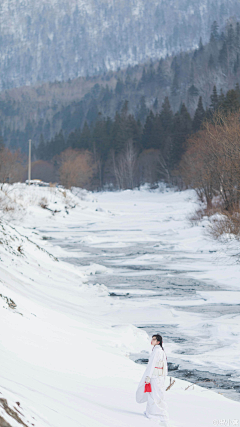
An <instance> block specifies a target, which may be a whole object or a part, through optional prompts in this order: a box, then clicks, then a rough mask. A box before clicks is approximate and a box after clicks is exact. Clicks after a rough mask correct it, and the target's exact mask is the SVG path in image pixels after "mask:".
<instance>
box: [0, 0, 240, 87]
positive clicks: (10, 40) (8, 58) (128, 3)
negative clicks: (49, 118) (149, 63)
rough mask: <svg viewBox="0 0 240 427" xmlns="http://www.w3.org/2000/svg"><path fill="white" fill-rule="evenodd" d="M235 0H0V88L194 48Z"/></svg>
mask: <svg viewBox="0 0 240 427" xmlns="http://www.w3.org/2000/svg"><path fill="white" fill-rule="evenodd" d="M230 17H235V18H236V19H240V3H239V0H201V1H199V0H179V1H178V0H117V1H116V0H71V1H68V0H57V1H56V0H21V1H19V0H1V3H0V88H2V89H6V88H12V87H18V86H23V85H29V84H35V83H36V82H38V81H40V82H43V81H55V80H56V79H57V80H60V81H62V80H67V79H69V78H70V79H73V78H75V77H78V76H84V75H85V76H86V75H90V76H91V75H95V74H99V73H102V72H105V71H108V70H116V69H117V68H118V67H120V68H121V69H122V68H124V67H126V66H128V65H135V64H139V63H140V62H144V61H146V60H147V59H153V60H155V59H157V58H160V57H164V56H165V55H166V54H170V55H171V54H172V53H177V52H180V51H186V50H188V49H192V48H195V47H196V46H197V45H198V42H199V39H200V37H202V40H203V43H205V42H206V41H207V40H208V38H209V32H210V27H211V24H212V22H213V21H214V20H216V21H217V22H218V23H219V25H220V26H223V25H224V24H225V22H226V20H227V19H228V18H230Z"/></svg>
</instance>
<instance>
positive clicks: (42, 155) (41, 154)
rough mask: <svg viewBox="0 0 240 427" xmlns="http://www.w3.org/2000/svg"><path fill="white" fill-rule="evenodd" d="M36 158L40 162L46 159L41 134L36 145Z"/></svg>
mask: <svg viewBox="0 0 240 427" xmlns="http://www.w3.org/2000/svg"><path fill="white" fill-rule="evenodd" d="M36 154H37V158H38V159H40V160H45V159H46V144H45V141H44V138H43V134H42V133H41V135H40V142H39V144H38V147H37V152H36Z"/></svg>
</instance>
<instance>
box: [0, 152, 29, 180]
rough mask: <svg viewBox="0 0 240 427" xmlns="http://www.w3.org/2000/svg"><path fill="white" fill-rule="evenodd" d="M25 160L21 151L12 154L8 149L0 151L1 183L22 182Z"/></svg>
mask: <svg viewBox="0 0 240 427" xmlns="http://www.w3.org/2000/svg"><path fill="white" fill-rule="evenodd" d="M23 171H24V167H23V159H22V156H21V154H20V152H19V151H15V152H14V153H12V152H11V151H10V150H9V149H8V148H5V147H1V149H0V182H1V183H2V184H4V183H6V182H9V183H10V184H12V183H14V182H17V181H22V179H23Z"/></svg>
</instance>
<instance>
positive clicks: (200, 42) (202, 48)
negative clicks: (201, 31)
mask: <svg viewBox="0 0 240 427" xmlns="http://www.w3.org/2000/svg"><path fill="white" fill-rule="evenodd" d="M198 50H199V52H203V51H204V47H203V42H202V37H200V40H199V44H198Z"/></svg>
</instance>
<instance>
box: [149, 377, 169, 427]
mask: <svg viewBox="0 0 240 427" xmlns="http://www.w3.org/2000/svg"><path fill="white" fill-rule="evenodd" d="M151 388H152V392H151V393H146V394H147V396H148V400H147V408H146V412H145V415H146V416H147V417H148V418H156V419H157V420H159V421H160V422H162V423H166V425H167V424H168V422H169V416H168V406H167V403H166V402H165V380H164V377H157V378H151Z"/></svg>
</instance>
